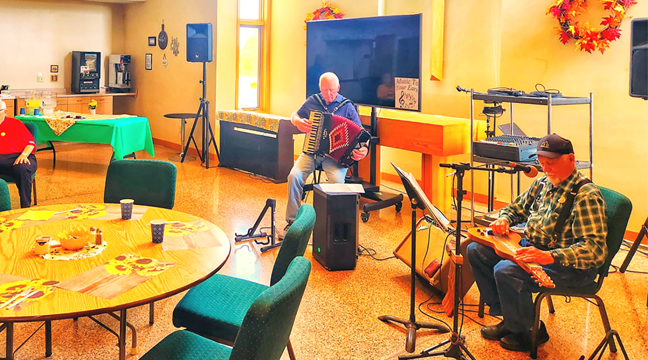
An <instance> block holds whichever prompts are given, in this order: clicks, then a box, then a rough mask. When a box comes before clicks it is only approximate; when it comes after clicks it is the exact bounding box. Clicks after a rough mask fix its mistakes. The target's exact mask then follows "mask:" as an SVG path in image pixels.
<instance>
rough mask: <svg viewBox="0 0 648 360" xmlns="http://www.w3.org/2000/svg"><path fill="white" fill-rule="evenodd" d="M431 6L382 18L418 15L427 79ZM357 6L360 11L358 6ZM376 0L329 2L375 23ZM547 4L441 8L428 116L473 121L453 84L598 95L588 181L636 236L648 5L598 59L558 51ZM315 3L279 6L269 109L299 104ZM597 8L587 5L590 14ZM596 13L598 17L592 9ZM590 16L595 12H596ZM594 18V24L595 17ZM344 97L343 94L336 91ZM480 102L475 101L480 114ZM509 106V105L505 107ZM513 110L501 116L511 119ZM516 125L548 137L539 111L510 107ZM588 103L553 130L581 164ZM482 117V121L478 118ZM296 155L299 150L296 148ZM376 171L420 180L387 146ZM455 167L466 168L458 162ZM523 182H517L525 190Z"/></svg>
mask: <svg viewBox="0 0 648 360" xmlns="http://www.w3.org/2000/svg"><path fill="white" fill-rule="evenodd" d="M432 1H436V0H420V1H419V0H385V14H386V15H394V14H405V13H418V12H421V13H423V78H424V79H429V74H430V69H429V66H430V57H429V56H430V55H429V54H430V49H431V47H432V46H434V44H430V40H429V39H430V34H429V29H430V23H431V20H430V19H431V18H430V15H431V14H430V11H431V7H432V6H431V2H432ZM359 3H361V5H360V4H359ZM378 3H379V1H378V0H371V1H362V2H357V1H352V0H336V1H333V4H334V5H335V6H337V7H339V8H340V10H341V11H342V12H344V13H346V14H347V17H362V16H375V15H377V14H378ZM551 4H552V3H551V2H542V1H514V0H485V1H446V4H445V29H444V35H445V36H444V42H445V44H444V49H445V51H444V69H443V80H442V81H440V82H435V81H428V80H424V81H423V83H422V91H423V96H422V108H423V112H424V113H430V114H439V115H447V116H457V117H464V118H469V117H470V98H469V95H467V94H464V93H458V92H457V91H456V90H455V86H456V85H461V86H462V87H464V88H468V89H470V88H473V89H475V90H476V91H485V90H486V89H488V88H491V87H497V86H508V87H514V88H517V89H521V90H525V91H532V90H533V88H534V85H535V84H536V83H543V84H544V85H546V86H547V87H548V88H558V89H560V90H561V91H562V92H563V93H564V94H565V95H567V96H588V95H589V93H590V92H592V93H594V164H595V171H594V180H595V182H597V183H598V184H600V185H602V186H606V187H610V188H612V189H616V190H619V191H621V192H623V193H624V194H626V195H627V196H628V197H630V199H631V200H632V202H633V204H634V211H633V215H632V218H631V222H630V226H629V229H630V230H633V231H638V229H639V227H640V224H641V223H643V221H644V220H645V217H646V215H648V181H646V179H647V178H648V167H647V166H646V165H647V164H648V160H646V159H647V155H646V154H648V142H647V141H645V139H648V102H647V101H643V100H640V99H636V98H631V97H629V96H628V83H629V80H628V78H629V62H630V59H629V53H630V51H629V47H630V20H631V19H632V18H633V17H646V16H648V3H646V2H639V4H637V5H635V6H634V7H632V8H631V9H630V11H629V12H628V17H627V18H626V20H625V21H624V22H623V24H622V26H621V30H622V36H621V39H619V40H617V41H615V42H613V43H612V45H611V47H610V49H609V50H608V51H606V53H605V54H604V55H601V54H600V53H596V54H587V53H584V52H580V51H576V50H574V46H573V43H570V44H569V45H562V44H561V43H560V42H559V41H558V38H557V36H556V35H555V32H554V30H553V28H554V27H555V26H556V25H557V22H556V21H555V20H553V19H552V18H551V17H550V16H548V15H546V14H545V13H546V10H547V7H549V6H550V5H551ZM320 5H321V2H320V1H319V0H308V1H300V0H284V1H280V0H275V1H274V4H273V22H272V33H271V36H272V58H271V59H272V61H271V64H272V67H271V78H272V79H273V81H272V98H271V105H270V111H271V112H273V113H275V114H280V115H289V114H290V113H291V112H292V111H294V110H295V109H297V108H298V107H299V105H300V104H301V103H302V101H303V100H304V98H305V94H304V93H305V57H306V48H305V46H304V41H305V32H304V30H303V27H302V26H303V19H304V18H305V15H306V13H307V12H308V11H312V10H314V9H316V8H318V7H320ZM596 6H598V5H591V8H593V9H595V8H596ZM592 11H594V10H592ZM595 14H597V15H600V12H596V13H595ZM594 20H597V19H594ZM341 93H342V94H344V89H341ZM482 107H483V103H478V102H475V111H476V113H479V112H480V111H481V108H482ZM507 109H508V107H507ZM509 112H510V111H508V110H507V112H506V114H505V119H506V120H499V122H498V124H501V123H503V122H504V121H508V118H507V117H506V116H508V114H509ZM514 113H515V117H514V119H515V122H516V123H518V124H519V125H520V126H521V127H522V128H523V129H524V130H525V131H526V132H527V133H528V134H530V135H540V136H541V135H543V134H545V133H546V131H547V111H546V108H543V107H539V106H528V105H524V106H519V105H518V106H516V107H514ZM588 116H589V115H588V109H587V106H573V107H569V108H567V107H563V108H554V111H553V118H554V121H553V129H552V130H553V131H555V132H559V133H561V134H564V135H565V136H566V137H569V138H571V139H572V141H573V142H574V145H575V148H576V152H577V155H578V156H577V157H579V158H583V156H584V157H585V158H587V153H588V151H589V148H588V146H589V145H588V130H589V129H588ZM478 118H479V119H484V117H483V116H480V117H478ZM295 147H296V151H299V149H301V144H296V146H295ZM382 156H383V161H382V171H383V172H388V173H392V172H393V170H391V168H390V166H388V165H389V162H391V161H394V162H397V163H399V164H403V166H402V167H403V168H407V169H408V170H409V171H411V172H412V173H414V175H415V176H417V177H420V155H418V154H413V153H409V152H406V151H399V150H394V149H383V152H382ZM451 160H453V161H459V160H461V161H468V160H469V157H468V156H458V157H455V158H453V159H451ZM508 179H509V178H508V177H506V176H498V177H497V190H496V192H497V196H498V198H499V199H501V200H502V201H507V200H508V199H510V190H509V189H510V182H509V180H508ZM485 182H486V178H485V176H483V174H478V175H477V176H476V184H475V185H476V191H477V192H481V193H485V192H486V186H485ZM528 183H529V181H528V180H526V179H523V182H522V187H524V186H526V185H527V184H528Z"/></svg>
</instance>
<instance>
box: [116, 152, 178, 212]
mask: <svg viewBox="0 0 648 360" xmlns="http://www.w3.org/2000/svg"><path fill="white" fill-rule="evenodd" d="M176 173H177V169H176V166H175V165H173V164H172V163H170V162H168V161H158V160H113V161H111V162H110V165H108V173H107V174H106V186H105V188H104V202H106V203H119V201H120V200H121V199H133V200H135V204H137V205H148V206H156V207H161V208H165V209H173V205H174V203H175V189H176Z"/></svg>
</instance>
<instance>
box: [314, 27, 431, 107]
mask: <svg viewBox="0 0 648 360" xmlns="http://www.w3.org/2000/svg"><path fill="white" fill-rule="evenodd" d="M327 71H331V72H334V73H335V74H336V75H337V76H338V78H339V79H340V87H341V88H340V94H342V95H344V96H345V97H347V98H348V99H350V100H351V101H353V102H354V103H356V104H359V105H367V106H377V107H384V108H394V109H402V110H412V111H421V106H420V103H421V101H420V100H421V14H416V15H398V16H378V17H369V18H356V19H336V20H318V21H309V22H308V23H307V25H306V96H310V95H312V94H315V93H318V92H319V77H320V75H322V74H323V73H324V72H327Z"/></svg>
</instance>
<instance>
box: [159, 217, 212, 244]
mask: <svg viewBox="0 0 648 360" xmlns="http://www.w3.org/2000/svg"><path fill="white" fill-rule="evenodd" d="M161 245H162V249H163V250H164V251H173V250H188V249H199V248H208V247H216V246H221V243H220V242H219V241H218V237H217V236H216V234H215V233H214V232H212V230H211V229H210V228H209V227H208V226H207V225H206V224H205V223H204V222H203V221H194V222H180V221H170V222H167V223H166V225H165V226H164V241H162V244H161Z"/></svg>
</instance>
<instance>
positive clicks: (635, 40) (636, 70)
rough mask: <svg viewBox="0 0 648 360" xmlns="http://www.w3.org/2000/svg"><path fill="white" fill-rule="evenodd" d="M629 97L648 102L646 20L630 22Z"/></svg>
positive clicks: (647, 20) (647, 36)
mask: <svg viewBox="0 0 648 360" xmlns="http://www.w3.org/2000/svg"><path fill="white" fill-rule="evenodd" d="M631 26H632V41H631V45H630V96H633V97H640V98H643V99H644V100H648V19H634V20H632V25H631Z"/></svg>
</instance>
